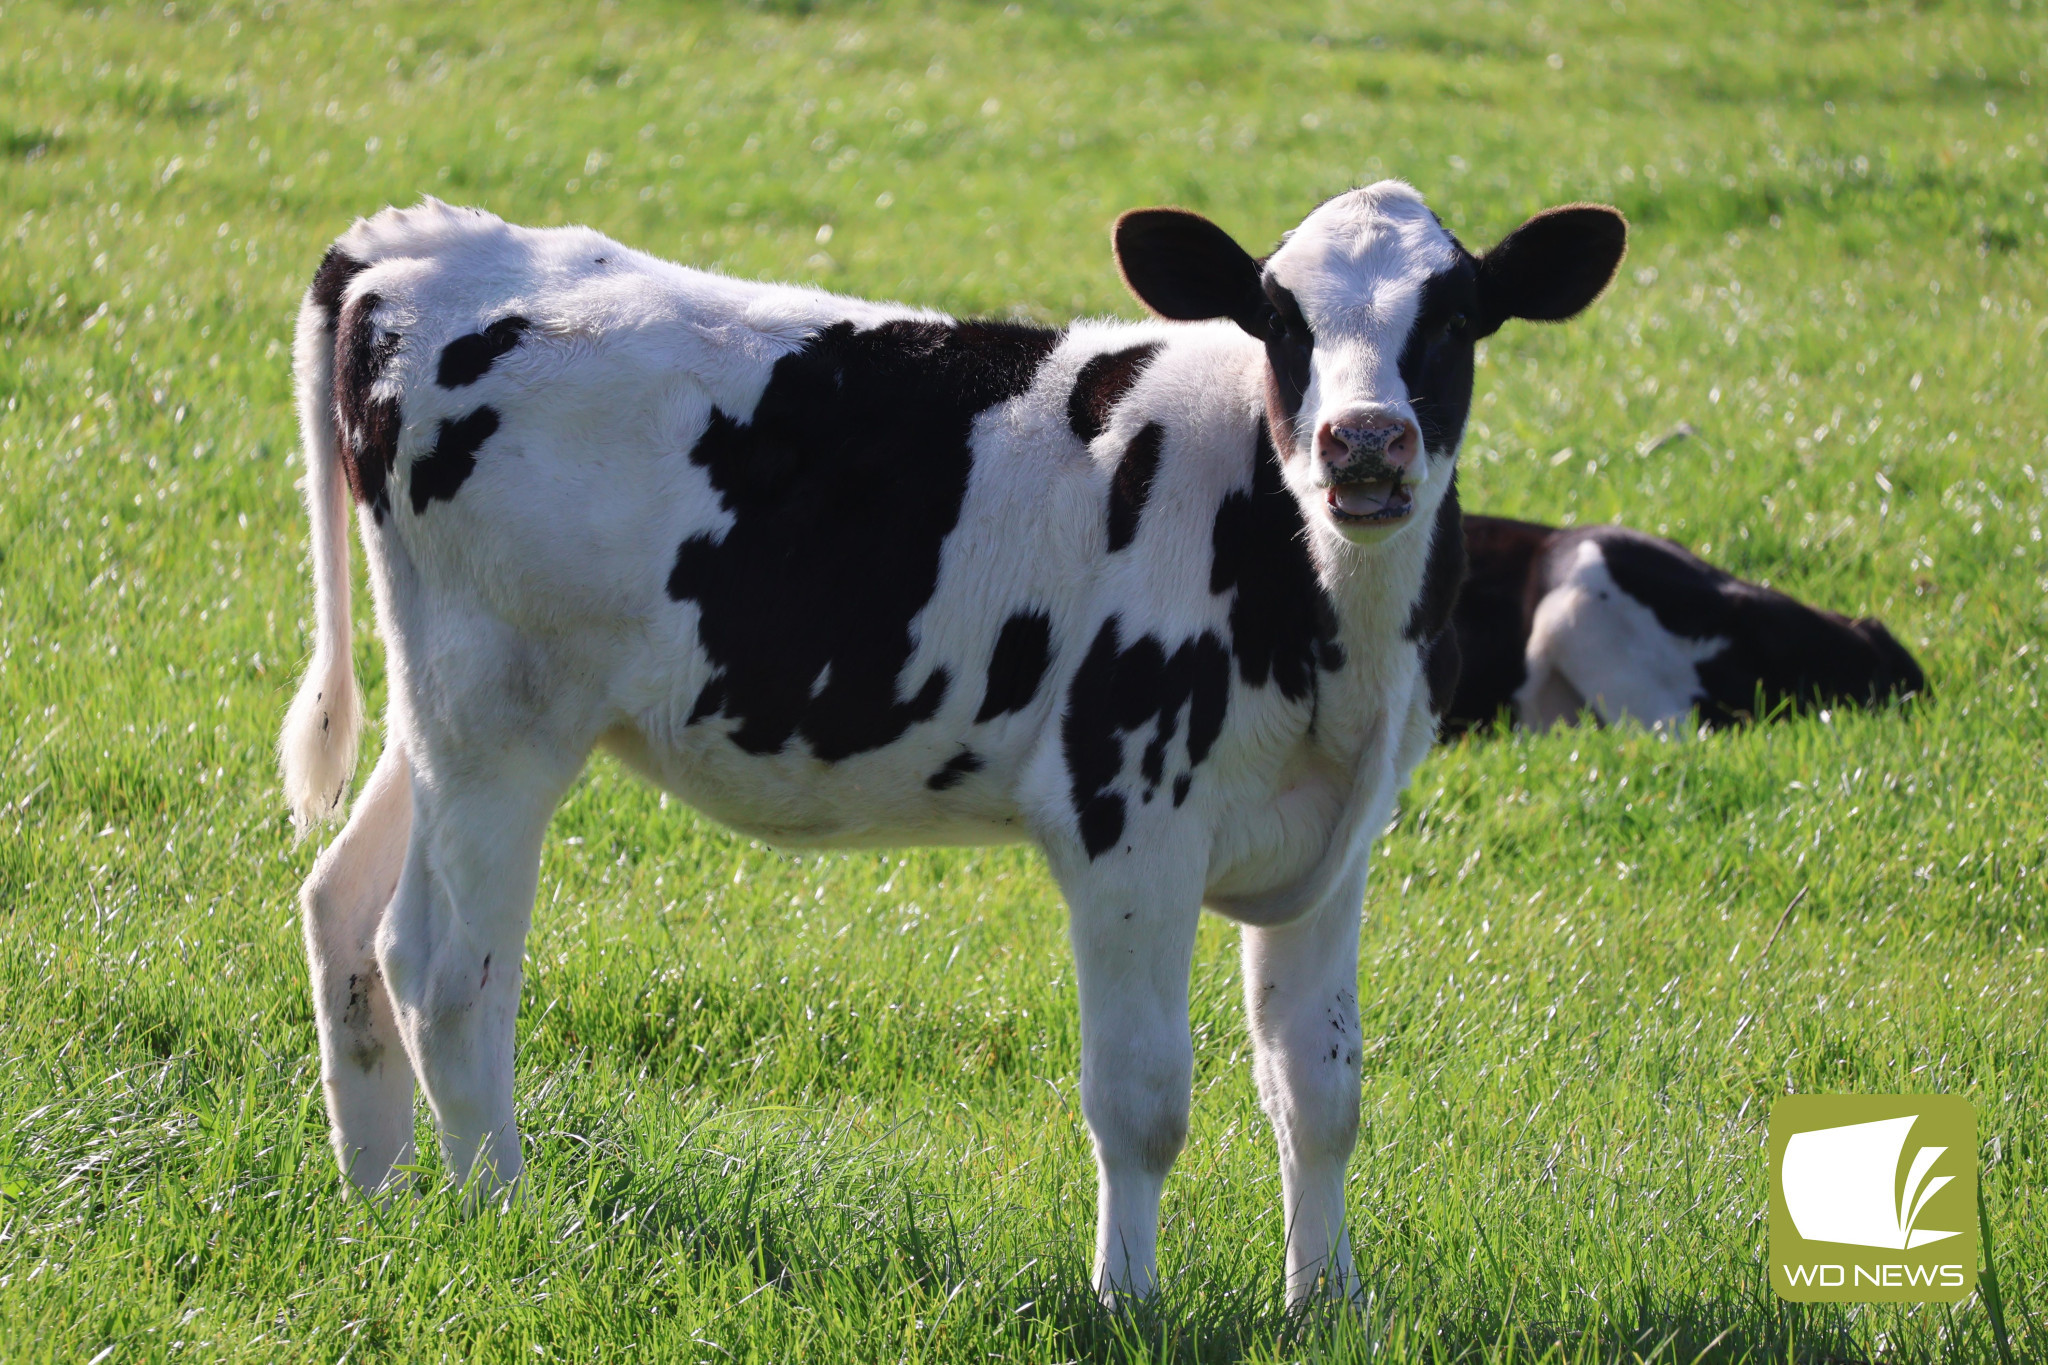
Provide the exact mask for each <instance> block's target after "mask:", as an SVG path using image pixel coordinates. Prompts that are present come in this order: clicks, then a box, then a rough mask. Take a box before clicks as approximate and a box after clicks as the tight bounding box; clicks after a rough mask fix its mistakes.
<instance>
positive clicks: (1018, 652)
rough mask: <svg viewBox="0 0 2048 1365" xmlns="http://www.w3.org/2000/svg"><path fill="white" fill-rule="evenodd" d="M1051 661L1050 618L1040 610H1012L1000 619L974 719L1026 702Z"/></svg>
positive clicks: (982, 721) (1014, 708)
mask: <svg viewBox="0 0 2048 1365" xmlns="http://www.w3.org/2000/svg"><path fill="white" fill-rule="evenodd" d="M1051 662H1052V618H1051V617H1050V616H1048V615H1046V614H1045V613H1044V612H1042V611H1020V612H1016V613H1014V614H1013V615H1012V616H1011V617H1010V619H1009V620H1007V621H1005V622H1003V629H1002V631H1001V633H1000V634H998V635H997V636H996V647H995V649H994V651H993V652H991V653H990V655H989V656H988V686H987V688H986V689H985V690H984V691H983V692H982V694H981V710H979V711H977V712H975V715H974V723H975V724H976V725H983V724H986V723H987V722H989V721H992V720H994V719H995V718H996V717H997V716H1005V715H1008V714H1010V713H1011V712H1013V711H1022V710H1023V709H1024V708H1025V707H1027V706H1029V705H1030V704H1031V699H1032V698H1033V697H1035V696H1037V695H1038V684H1039V682H1040V681H1041V680H1042V679H1043V678H1044V677H1045V670H1046V667H1047V666H1048V665H1049V664H1050V663H1051Z"/></svg>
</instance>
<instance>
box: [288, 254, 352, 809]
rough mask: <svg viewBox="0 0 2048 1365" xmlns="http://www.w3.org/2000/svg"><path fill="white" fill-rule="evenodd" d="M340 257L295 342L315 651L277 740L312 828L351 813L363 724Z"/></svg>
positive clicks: (316, 289)
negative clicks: (337, 367)
mask: <svg viewBox="0 0 2048 1365" xmlns="http://www.w3.org/2000/svg"><path fill="white" fill-rule="evenodd" d="M335 261H336V255H335V254H333V253H330V255H329V257H328V262H327V264H325V265H323V266H322V267H321V271H320V275H319V276H317V277H316V278H315V279H314V282H313V288H312V289H311V290H309V291H308V292H307V295H306V300H305V302H304V304H303V305H301V307H300V309H299V325H298V335H297V338H296V340H295V343H294V346H293V350H292V367H293V370H294V371H295V373H296V377H297V387H298V400H299V432H300V438H301V441H302V443H303V446H304V451H305V460H306V477H305V480H304V482H303V483H302V485H301V487H302V488H303V489H304V491H305V495H306V514H307V517H308V520H309V521H310V522H311V525H312V552H313V658H312V661H311V662H310V663H309V664H308V665H307V667H306V676H305V677H304V678H303V679H301V680H300V682H299V694H298V696H296V697H295V698H293V699H292V706H291V710H290V711H288V712H287V713H286V714H285V718H284V730H283V732H282V733H280V734H279V736H278V741H277V749H278V758H279V761H280V764H281V765H282V767H283V770H284V794H285V800H286V801H287V802H288V803H289V805H290V807H291V813H292V820H293V822H294V823H295V824H296V825H297V826H298V827H299V830H300V831H301V832H302V833H303V832H304V831H305V830H306V829H307V828H308V827H310V826H312V825H315V824H318V823H320V822H321V821H325V820H331V819H333V818H334V817H336V816H338V815H340V814H341V811H342V808H343V802H344V801H345V799H346V798H347V795H348V784H349V778H350V777H352V776H353V775H354V773H355V767H356V744H357V741H358V739H359V738H360V736H361V734H362V728H363V702H362V695H361V694H360V693H359V692H358V691H357V690H356V671H355V660H354V658H353V657H352V655H351V654H350V648H349V554H348V534H349V527H348V520H349V518H348V511H349V493H348V485H347V481H346V479H345V478H344V476H343V473H342V467H341V450H340V433H339V431H337V430H336V428H335V422H336V420H337V417H336V414H335V407H334V343H335V314H336V312H337V311H338V309H339V306H340V299H339V294H340V292H341V289H340V288H339V287H337V286H336V284H335V282H334V281H333V280H331V279H330V278H329V276H330V275H331V274H332V273H334V272H333V270H332V267H333V266H334V264H335ZM350 264H353V263H350ZM342 283H343V284H344V285H345V280H344V281H342Z"/></svg>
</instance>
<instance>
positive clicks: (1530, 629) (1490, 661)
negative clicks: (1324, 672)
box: [1445, 515, 1927, 734]
mask: <svg viewBox="0 0 2048 1365" xmlns="http://www.w3.org/2000/svg"><path fill="white" fill-rule="evenodd" d="M1465 547H1466V553H1467V554H1468V555H1469V556H1470V560H1471V567H1470V572H1469V574H1468V576H1467V577H1466V580H1465V586H1464V589H1463V591H1462V592H1461V593H1460V594H1459V597H1458V605H1457V610H1456V612H1455V613H1454V614H1453V616H1452V621H1453V623H1454V625H1455V628H1456V632H1457V638H1458V649H1459V652H1460V654H1461V656H1462V658H1463V661H1464V666H1463V668H1462V669H1461V670H1460V673H1459V677H1458V688H1457V693H1456V695H1455V696H1454V698H1453V699H1452V702H1451V709H1450V713H1449V715H1447V716H1446V717H1445V723H1446V725H1447V726H1448V727H1449V728H1451V729H1458V730H1463V729H1472V728H1475V727H1480V726H1485V725H1490V724H1491V723H1493V721H1494V720H1495V719H1496V718H1497V717H1498V716H1500V715H1501V714H1503V713H1510V714H1512V715H1513V717H1514V719H1515V721H1516V723H1517V724H1520V725H1523V726H1526V727H1529V728H1531V729H1536V730H1547V729H1549V728H1550V727H1551V726H1553V725H1557V724H1559V723H1567V724H1569V723H1573V722H1575V721H1577V719H1578V718H1579V717H1580V716H1581V715H1584V714H1590V715H1591V716H1593V717H1594V718H1596V719H1597V720H1599V721H1601V722H1602V723H1605V724H1614V723H1617V722H1619V721H1621V720H1624V719H1629V720H1634V721H1636V722H1637V723H1639V724H1643V725H1648V726H1651V727H1653V728H1668V729H1672V730H1675V731H1676V732H1677V733H1679V734H1684V733H1687V732H1688V731H1689V729H1690V728H1691V726H1692V724H1694V723H1698V724H1704V725H1708V726H1711V727H1715V728H1719V727H1722V726H1726V725H1732V724H1735V723H1737V722H1739V721H1744V720H1752V719H1755V718H1757V717H1759V716H1769V715H1773V714H1780V713H1783V712H1788V711H1802V710H1811V709H1814V708H1817V707H1823V706H1875V705H1878V704H1879V703H1882V702H1884V701H1885V700H1887V699H1888V698H1891V697H1897V696H1909V695H1912V694H1914V693H1918V692H1924V691H1925V690H1926V688H1927V679H1926V677H1925V675H1923V674H1922V673H1921V672H1920V666H1919V665H1918V664H1917V663H1915V662H1914V661H1913V656H1912V655H1911V654H1909V653H1907V652H1906V648H1905V646H1903V645H1901V644H1900V643H1899V642H1898V641H1897V640H1895V639H1893V638H1892V634H1891V632H1890V631H1888V630H1886V629H1885V628H1884V626H1883V624H1882V623H1881V622H1879V621H1877V620H1876V619H1875V618H1873V617H1868V616H1866V617H1863V618H1861V619H1854V620H1852V619H1851V618H1849V617H1847V616H1840V615H1837V614H1836V613H1834V612H1831V611H1822V610H1820V609H1818V608H1815V607H1809V606H1807V605H1806V604H1805V603H1803V602H1799V601H1795V600H1794V599H1792V598H1790V597H1787V596H1786V595H1785V594H1784V593H1781V592H1777V591H1774V590H1773V589H1770V588H1766V587H1764V586H1762V585H1761V584H1757V583H1747V582H1744V581H1743V580H1742V579H1739V578H1736V577H1735V576H1734V575H1732V574H1729V573H1725V572H1723V571H1722V570H1720V569H1717V568H1715V567H1714V566H1713V565H1711V564H1709V563H1707V562H1706V561H1705V560H1703V559H1700V558H1699V557H1698V556H1696V555H1694V554H1692V553H1691V552H1690V551H1688V550H1686V549H1685V548H1684V547H1683V546H1680V545H1677V544H1674V543H1673V542H1671V541H1668V540H1661V539H1659V538H1657V537H1655V536H1648V535H1644V534H1643V533H1642V532H1640V531H1631V530H1629V529H1628V528H1627V527H1623V526H1579V527H1572V528H1567V529H1562V530H1560V529H1558V528H1556V527H1551V526H1538V525H1536V524H1534V523H1533V522H1526V521H1510V520H1508V519H1507V518H1505V517H1482V516H1473V515H1468V516H1466V517H1465ZM1695 713H1696V714H1697V717H1698V720H1697V722H1694V721H1692V720H1690V719H1689V717H1690V716H1692V715H1693V714H1695Z"/></svg>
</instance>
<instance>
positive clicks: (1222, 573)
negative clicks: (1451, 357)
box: [1209, 422, 1344, 701]
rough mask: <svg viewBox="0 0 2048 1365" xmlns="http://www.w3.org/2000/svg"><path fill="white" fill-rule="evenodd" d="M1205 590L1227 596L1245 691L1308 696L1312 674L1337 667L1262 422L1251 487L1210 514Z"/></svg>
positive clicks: (1333, 638)
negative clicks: (1257, 689) (1256, 689)
mask: <svg viewBox="0 0 2048 1365" xmlns="http://www.w3.org/2000/svg"><path fill="white" fill-rule="evenodd" d="M1210 542H1211V547H1212V549H1213V552H1214V558H1213V560H1212V561H1211V564H1210V568H1209V591H1210V592H1212V593H1225V592H1234V593H1235V594H1236V595H1235V597H1234V598H1233V599H1232V601H1231V604H1230V652H1231V654H1232V655H1233V656H1235V657H1236V659H1237V671H1238V676H1239V677H1241V678H1243V679H1244V681H1245V684H1246V685H1247V686H1250V687H1264V686H1265V685H1266V684H1267V683H1268V682H1271V683H1272V684H1273V685H1274V686H1276V687H1278V688H1279V689H1280V695H1281V696H1283V697H1285V698H1287V699H1288V700H1289V701H1300V700H1302V699H1303V698H1305V697H1308V696H1309V695H1310V694H1311V693H1312V692H1314V691H1315V687H1316V673H1317V670H1318V669H1320V670H1322V671H1323V672H1334V671H1336V670H1337V669H1339V668H1342V667H1343V666H1344V647H1343V646H1342V645H1341V644H1339V643H1338V641H1337V612H1336V609H1335V608H1334V607H1333V606H1332V605H1331V603H1330V595H1329V594H1328V593H1327V592H1325V591H1324V590H1323V585H1322V582H1321V580H1319V579H1318V578H1317V577H1316V571H1315V566H1314V565H1313V564H1312V563H1310V561H1309V557H1308V527H1307V525H1306V524H1305V523H1304V522H1303V521H1302V519H1301V504H1300V503H1299V502H1297V501H1296V500H1295V497H1294V495H1293V494H1292V493H1290V492H1288V491H1287V485H1286V484H1285V483H1284V482H1282V480H1281V477H1280V457H1279V456H1278V455H1277V454H1275V453H1274V451H1273V443H1272V440H1271V439H1270V438H1269V437H1268V436H1267V434H1266V424H1265V423H1264V422H1260V423H1259V439H1258V445H1257V447H1256V449H1255V450H1254V452H1253V455H1252V486H1251V488H1250V489H1249V490H1248V491H1239V492H1235V493H1231V494H1230V495H1229V496H1227V497H1225V498H1224V499H1223V503H1222V505H1221V506H1220V507H1218V508H1217V509H1216V525H1215V529H1214V530H1213V531H1212V532H1211V535H1210Z"/></svg>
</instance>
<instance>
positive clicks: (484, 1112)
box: [377, 750, 580, 1193]
mask: <svg viewBox="0 0 2048 1365" xmlns="http://www.w3.org/2000/svg"><path fill="white" fill-rule="evenodd" d="M415 763H416V764H420V763H421V760H420V759H419V758H418V757H415ZM578 766H580V758H579V759H578V760H576V761H574V762H569V761H565V760H563V759H561V758H560V757H559V756H556V755H548V754H542V753H538V752H535V751H530V750H529V751H514V752H513V753H511V754H504V753H500V754H498V755H495V756H493V757H492V758H491V759H490V760H488V761H485V760H482V759H480V758H479V757H478V756H475V755H464V756H463V758H462V761H460V762H447V761H444V762H442V763H441V764H439V765H438V767H439V769H440V771H438V772H436V773H434V774H433V775H432V776H431V777H426V776H422V777H421V778H419V779H417V780H416V781H415V783H414V788H413V800H414V819H413V827H412V840H411V843H410V845H409V846H408V848H407V850H406V859H405V871H404V874H403V875H402V876H401V877H400V879H399V884H398V895H397V898H396V899H395V900H394V901H393V903H392V907H391V913H390V914H389V915H387V916H386V917H385V920H384V924H383V927H382V930H381V931H380V933H379V935H378V939H377V960H378V962H379V964H380V965H381V966H382V968H383V972H384V980H385V983H386V985H387V987H388V988H389V990H390V992H391V999H392V1003H393V1005H394V1006H395V1008H396V1014H397V1020H398V1030H399V1033H400V1035H401V1036H402V1037H403V1038H404V1040H405V1049H406V1053H407V1055H408V1056H410V1057H411V1059H412V1065H413V1070H414V1072H415V1073H416V1074H417V1075H418V1076H419V1081H420V1087H421V1089H422V1090H424V1091H425V1092H426V1098H427V1107H428V1108H429V1109H430V1110H431V1111H432V1112H433V1116H434V1123H435V1127H436V1129H437V1131H438V1133H439V1137H440V1144H441V1156H442V1159H443V1161H444V1162H445V1163H446V1165H447V1169H448V1176H449V1178H450V1180H451V1181H453V1182H455V1183H458V1184H469V1183H471V1182H474V1183H473V1185H472V1189H473V1191H474V1192H479V1193H482V1192H488V1191H490V1190H492V1189H495V1188H498V1187H500V1186H504V1185H509V1184H510V1183H512V1182H513V1181H515V1180H517V1179H518V1178H519V1172H520V1167H521V1158H520V1151H519V1131H518V1128H517V1127H516V1126H515V1124H514V1122H513V1117H512V1041H513V1039H512V1031H513V1021H514V1017H515V1016H516V1014H517V1013H518V1009H519V987H520V979H521V969H520V959H521V957H522V956H523V954H524V952H525V947H526V931H527V927H528V925H529V923H530V922H531V920H532V915H533V896H534V886H535V882H536V880H537V878H538V875H539V866H540V843H541V836H542V834H543V833H544V831H545V830H546V828H547V822H548V817H549V816H550V815H552V814H553V812H554V808H555V804H556V802H557V801H558V800H559V799H560V798H561V794H562V792H563V790H564V789H565V788H566V787H567V785H568V783H569V780H570V779H571V778H572V777H573V776H574V774H575V771H576V768H577V767H578ZM479 1163H481V1164H479Z"/></svg>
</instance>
